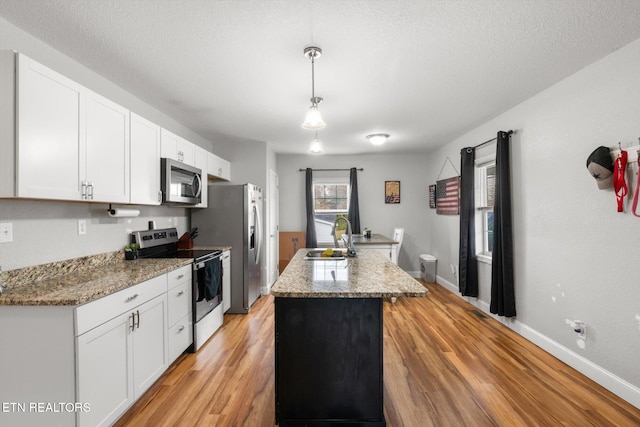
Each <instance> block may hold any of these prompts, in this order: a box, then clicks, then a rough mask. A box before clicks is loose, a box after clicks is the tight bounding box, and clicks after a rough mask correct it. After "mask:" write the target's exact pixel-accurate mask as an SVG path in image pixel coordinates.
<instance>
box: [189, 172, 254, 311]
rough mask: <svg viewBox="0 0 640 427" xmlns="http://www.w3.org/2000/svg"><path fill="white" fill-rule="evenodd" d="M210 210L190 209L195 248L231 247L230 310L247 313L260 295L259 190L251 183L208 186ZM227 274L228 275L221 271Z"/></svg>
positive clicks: (225, 296)
mask: <svg viewBox="0 0 640 427" xmlns="http://www.w3.org/2000/svg"><path fill="white" fill-rule="evenodd" d="M208 189H209V199H208V204H209V207H208V208H205V209H192V212H191V227H198V238H197V239H196V242H195V243H196V245H197V246H231V295H224V294H223V295H222V299H223V301H224V299H225V298H229V297H231V307H230V308H229V310H228V311H227V313H242V314H246V313H248V312H249V310H250V309H251V305H253V303H254V302H255V301H256V299H258V297H259V296H260V286H261V270H262V257H263V255H264V251H263V248H262V245H263V243H262V230H263V228H262V189H261V188H260V187H258V186H256V185H253V184H244V185H224V184H214V185H209V186H208ZM223 274H227V272H226V271H225V272H223Z"/></svg>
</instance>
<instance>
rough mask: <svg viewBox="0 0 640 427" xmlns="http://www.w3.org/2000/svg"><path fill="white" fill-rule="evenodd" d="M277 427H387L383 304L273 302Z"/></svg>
mask: <svg viewBox="0 0 640 427" xmlns="http://www.w3.org/2000/svg"><path fill="white" fill-rule="evenodd" d="M275 328H276V329H275V337H276V343H275V358H276V360H275V365H276V366H275V374H276V379H275V383H276V384H275V385H276V424H278V425H279V426H280V427H288V426H296V427H298V426H309V427H311V426H313V427H319V426H330V425H332V426H335V425H339V426H354V427H355V426H358V427H372V426H376V427H381V426H386V422H385V419H384V408H383V365H382V361H383V359H382V299H381V298H275Z"/></svg>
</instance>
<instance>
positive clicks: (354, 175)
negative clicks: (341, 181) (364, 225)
mask: <svg viewBox="0 0 640 427" xmlns="http://www.w3.org/2000/svg"><path fill="white" fill-rule="evenodd" d="M349 185H350V186H351V200H350V201H349V213H348V214H347V219H348V220H349V222H350V223H351V231H352V232H353V234H360V206H359V204H358V171H357V169H356V168H351V169H350V171H349Z"/></svg>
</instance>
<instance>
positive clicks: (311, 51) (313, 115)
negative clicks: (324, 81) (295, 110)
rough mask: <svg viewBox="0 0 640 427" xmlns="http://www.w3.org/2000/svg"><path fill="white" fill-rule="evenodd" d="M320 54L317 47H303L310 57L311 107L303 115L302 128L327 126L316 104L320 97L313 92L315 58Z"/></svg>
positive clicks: (320, 51) (313, 128)
mask: <svg viewBox="0 0 640 427" xmlns="http://www.w3.org/2000/svg"><path fill="white" fill-rule="evenodd" d="M320 55H322V49H320V48H319V47H316V46H309V47H306V48H304V56H306V57H307V58H309V59H311V107H309V111H307V114H306V116H305V117H304V123H302V128H303V129H307V130H318V129H323V128H324V127H325V126H327V124H326V123H325V122H324V121H323V120H322V114H320V110H318V104H320V103H321V102H322V98H320V97H319V96H316V93H315V70H314V64H315V60H316V58H320Z"/></svg>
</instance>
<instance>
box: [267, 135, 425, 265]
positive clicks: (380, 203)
mask: <svg viewBox="0 0 640 427" xmlns="http://www.w3.org/2000/svg"><path fill="white" fill-rule="evenodd" d="M389 143H390V142H389ZM277 158H278V169H277V172H278V177H279V179H280V207H279V209H280V231H305V230H306V218H305V215H306V213H305V189H304V182H305V174H304V172H300V171H299V169H300V168H307V167H311V168H314V169H342V168H346V169H348V168H351V167H357V168H364V171H363V172H358V195H359V198H358V199H359V204H360V225H361V226H362V228H364V227H367V228H370V229H371V230H372V232H373V233H379V234H383V235H385V236H387V237H389V238H391V237H393V228H394V227H395V226H398V227H405V234H404V241H403V243H402V248H401V250H400V256H399V259H398V263H399V265H400V267H401V268H403V269H405V270H407V271H415V272H417V271H419V269H420V264H419V260H418V257H419V255H420V254H421V253H428V252H429V245H430V240H431V239H430V235H429V229H428V227H427V221H426V217H427V214H428V211H429V210H430V209H429V200H428V186H429V184H430V182H429V181H428V179H427V177H428V175H429V171H428V170H427V169H428V168H427V167H426V163H427V161H426V160H427V157H426V156H424V155H418V156H416V155H388V154H368V155H357V156H343V155H339V156H331V155H292V154H278V156H277ZM436 173H437V172H436ZM337 174H339V175H337ZM316 175H317V176H324V177H331V176H343V177H344V176H346V177H348V176H349V172H348V171H344V172H314V176H316ZM385 181H400V193H401V198H400V204H385V203H384V182H385ZM434 182H435V181H434Z"/></svg>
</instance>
